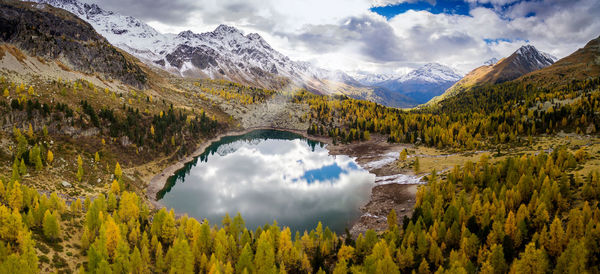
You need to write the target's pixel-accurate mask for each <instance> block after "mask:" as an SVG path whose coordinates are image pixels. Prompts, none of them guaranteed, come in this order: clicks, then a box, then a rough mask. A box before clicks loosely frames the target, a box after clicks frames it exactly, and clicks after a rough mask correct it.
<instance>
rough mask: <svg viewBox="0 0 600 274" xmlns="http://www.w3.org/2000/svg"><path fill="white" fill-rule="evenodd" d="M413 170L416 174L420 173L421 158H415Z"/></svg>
mask: <svg viewBox="0 0 600 274" xmlns="http://www.w3.org/2000/svg"><path fill="white" fill-rule="evenodd" d="M413 169H414V170H415V173H419V170H420V169H421V164H420V163H419V157H416V156H415V162H414V163H413Z"/></svg>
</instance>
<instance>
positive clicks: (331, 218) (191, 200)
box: [157, 130, 375, 233]
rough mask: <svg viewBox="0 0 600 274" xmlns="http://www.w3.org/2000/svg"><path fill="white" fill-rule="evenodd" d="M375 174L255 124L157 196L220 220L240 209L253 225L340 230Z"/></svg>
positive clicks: (188, 167) (353, 214) (208, 154)
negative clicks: (255, 127)
mask: <svg viewBox="0 0 600 274" xmlns="http://www.w3.org/2000/svg"><path fill="white" fill-rule="evenodd" d="M374 180H375V175H373V174H370V173H369V172H367V171H366V170H364V169H362V168H361V167H359V166H358V165H357V164H356V163H355V162H354V160H353V159H352V158H350V157H348V156H344V155H337V156H332V155H329V151H328V150H327V148H326V147H325V145H323V144H321V143H319V142H315V141H312V140H309V139H306V138H304V137H302V136H301V135H298V134H294V133H290V132H285V131H275V130H256V131H252V132H250V133H248V134H244V135H240V136H229V137H224V138H222V139H221V140H220V141H218V142H215V143H213V144H211V145H210V146H209V147H208V148H207V149H206V151H204V153H203V154H202V155H200V156H198V157H197V158H196V159H195V160H194V161H192V162H190V163H188V164H187V165H186V166H185V167H184V168H183V169H182V170H180V171H179V172H177V173H176V174H175V175H174V176H172V177H171V178H169V180H168V181H167V183H166V185H165V188H164V189H163V190H162V191H160V192H159V193H158V194H157V198H158V199H160V202H161V203H162V204H164V205H165V206H166V207H167V208H174V209H175V211H176V212H180V213H187V214H188V215H189V216H191V217H194V218H196V219H198V220H202V219H204V218H206V219H208V220H209V221H210V222H211V223H213V224H214V223H217V224H220V223H221V220H222V218H223V216H224V215H225V213H229V215H230V216H231V217H232V218H233V216H235V214H237V212H240V213H241V214H242V217H243V218H244V221H245V223H246V226H247V227H248V228H249V229H250V228H251V229H255V228H256V227H258V226H262V225H264V224H266V223H272V222H273V220H277V223H278V224H279V225H280V226H289V227H290V228H292V230H296V231H303V230H309V229H312V228H315V227H316V225H317V223H318V221H321V222H322V223H323V225H324V226H328V227H329V228H330V229H332V230H334V231H336V232H338V233H342V232H344V229H345V228H346V227H347V228H350V225H351V222H352V221H354V220H355V219H356V218H357V217H358V216H359V215H360V212H359V207H360V206H361V205H363V204H365V203H366V202H367V201H368V199H369V197H370V194H371V188H372V186H373V182H374Z"/></svg>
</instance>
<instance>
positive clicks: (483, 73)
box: [429, 45, 556, 104]
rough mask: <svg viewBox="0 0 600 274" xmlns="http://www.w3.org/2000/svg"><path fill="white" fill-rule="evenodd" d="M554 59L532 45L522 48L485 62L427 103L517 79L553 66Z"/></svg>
mask: <svg viewBox="0 0 600 274" xmlns="http://www.w3.org/2000/svg"><path fill="white" fill-rule="evenodd" d="M555 59H556V58H555V57H553V56H551V55H549V54H547V53H544V52H541V51H538V50H537V49H536V48H535V47H534V46H532V45H525V46H522V47H520V48H519V49H517V50H516V51H515V52H514V53H513V54H511V55H510V56H508V57H506V58H503V59H501V60H500V61H498V62H496V63H493V61H492V62H486V65H483V66H481V67H478V68H476V69H474V70H472V71H471V72H469V73H468V74H467V75H465V77H463V78H462V79H460V81H458V82H456V83H455V84H454V85H452V86H451V87H450V88H448V89H447V90H446V91H445V92H444V93H443V94H441V95H440V96H437V97H434V98H433V99H431V101H430V102H429V103H430V104H432V103H436V102H439V101H440V100H443V99H444V98H448V97H450V96H454V95H456V94H458V93H460V92H463V91H465V90H468V89H470V88H472V87H474V86H480V85H484V84H497V83H502V82H506V81H510V80H514V79H517V78H519V77H521V76H523V75H525V74H527V73H530V72H532V71H535V70H539V69H542V68H545V67H548V66H550V65H552V64H554V61H555ZM488 64H489V65H488Z"/></svg>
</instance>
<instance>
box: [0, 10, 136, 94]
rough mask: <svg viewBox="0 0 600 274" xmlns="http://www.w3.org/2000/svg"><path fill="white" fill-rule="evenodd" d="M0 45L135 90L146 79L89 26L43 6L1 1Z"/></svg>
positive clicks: (133, 64) (129, 61)
mask: <svg viewBox="0 0 600 274" xmlns="http://www.w3.org/2000/svg"><path fill="white" fill-rule="evenodd" d="M0 42H5V43H10V44H13V45H15V46H17V47H19V48H21V49H22V50H25V51H28V52H29V53H30V54H32V55H36V56H40V57H44V58H48V59H57V60H65V61H67V62H68V63H69V64H70V65H71V66H72V68H73V69H75V70H78V71H82V72H85V73H99V74H103V75H104V76H106V77H107V78H113V79H117V80H120V81H121V82H123V83H125V84H129V85H132V86H135V87H138V88H142V87H144V86H145V85H146V82H147V76H146V74H145V73H144V72H143V71H142V69H141V68H140V67H139V66H138V65H137V64H135V63H134V62H133V61H131V60H128V59H127V58H126V57H125V56H124V55H123V54H122V53H121V52H119V51H118V50H117V49H116V48H115V47H113V46H112V45H111V44H110V43H108V41H106V39H105V38H104V37H102V36H101V35H100V34H98V33H97V32H96V31H95V30H94V29H93V28H92V26H91V25H90V24H88V23H86V22H85V21H83V20H81V19H79V18H78V17H76V16H75V15H73V14H71V13H69V12H66V11H64V10H61V9H58V8H54V7H52V6H50V5H46V4H35V3H30V2H18V1H6V0H2V1H0Z"/></svg>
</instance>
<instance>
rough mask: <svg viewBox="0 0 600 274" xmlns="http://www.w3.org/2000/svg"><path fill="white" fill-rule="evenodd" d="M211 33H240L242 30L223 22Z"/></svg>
mask: <svg viewBox="0 0 600 274" xmlns="http://www.w3.org/2000/svg"><path fill="white" fill-rule="evenodd" d="M213 33H218V34H229V33H239V34H242V31H241V30H239V29H237V28H236V27H232V26H228V25H225V24H220V25H219V26H218V27H217V28H216V29H215V30H214V31H213Z"/></svg>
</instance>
